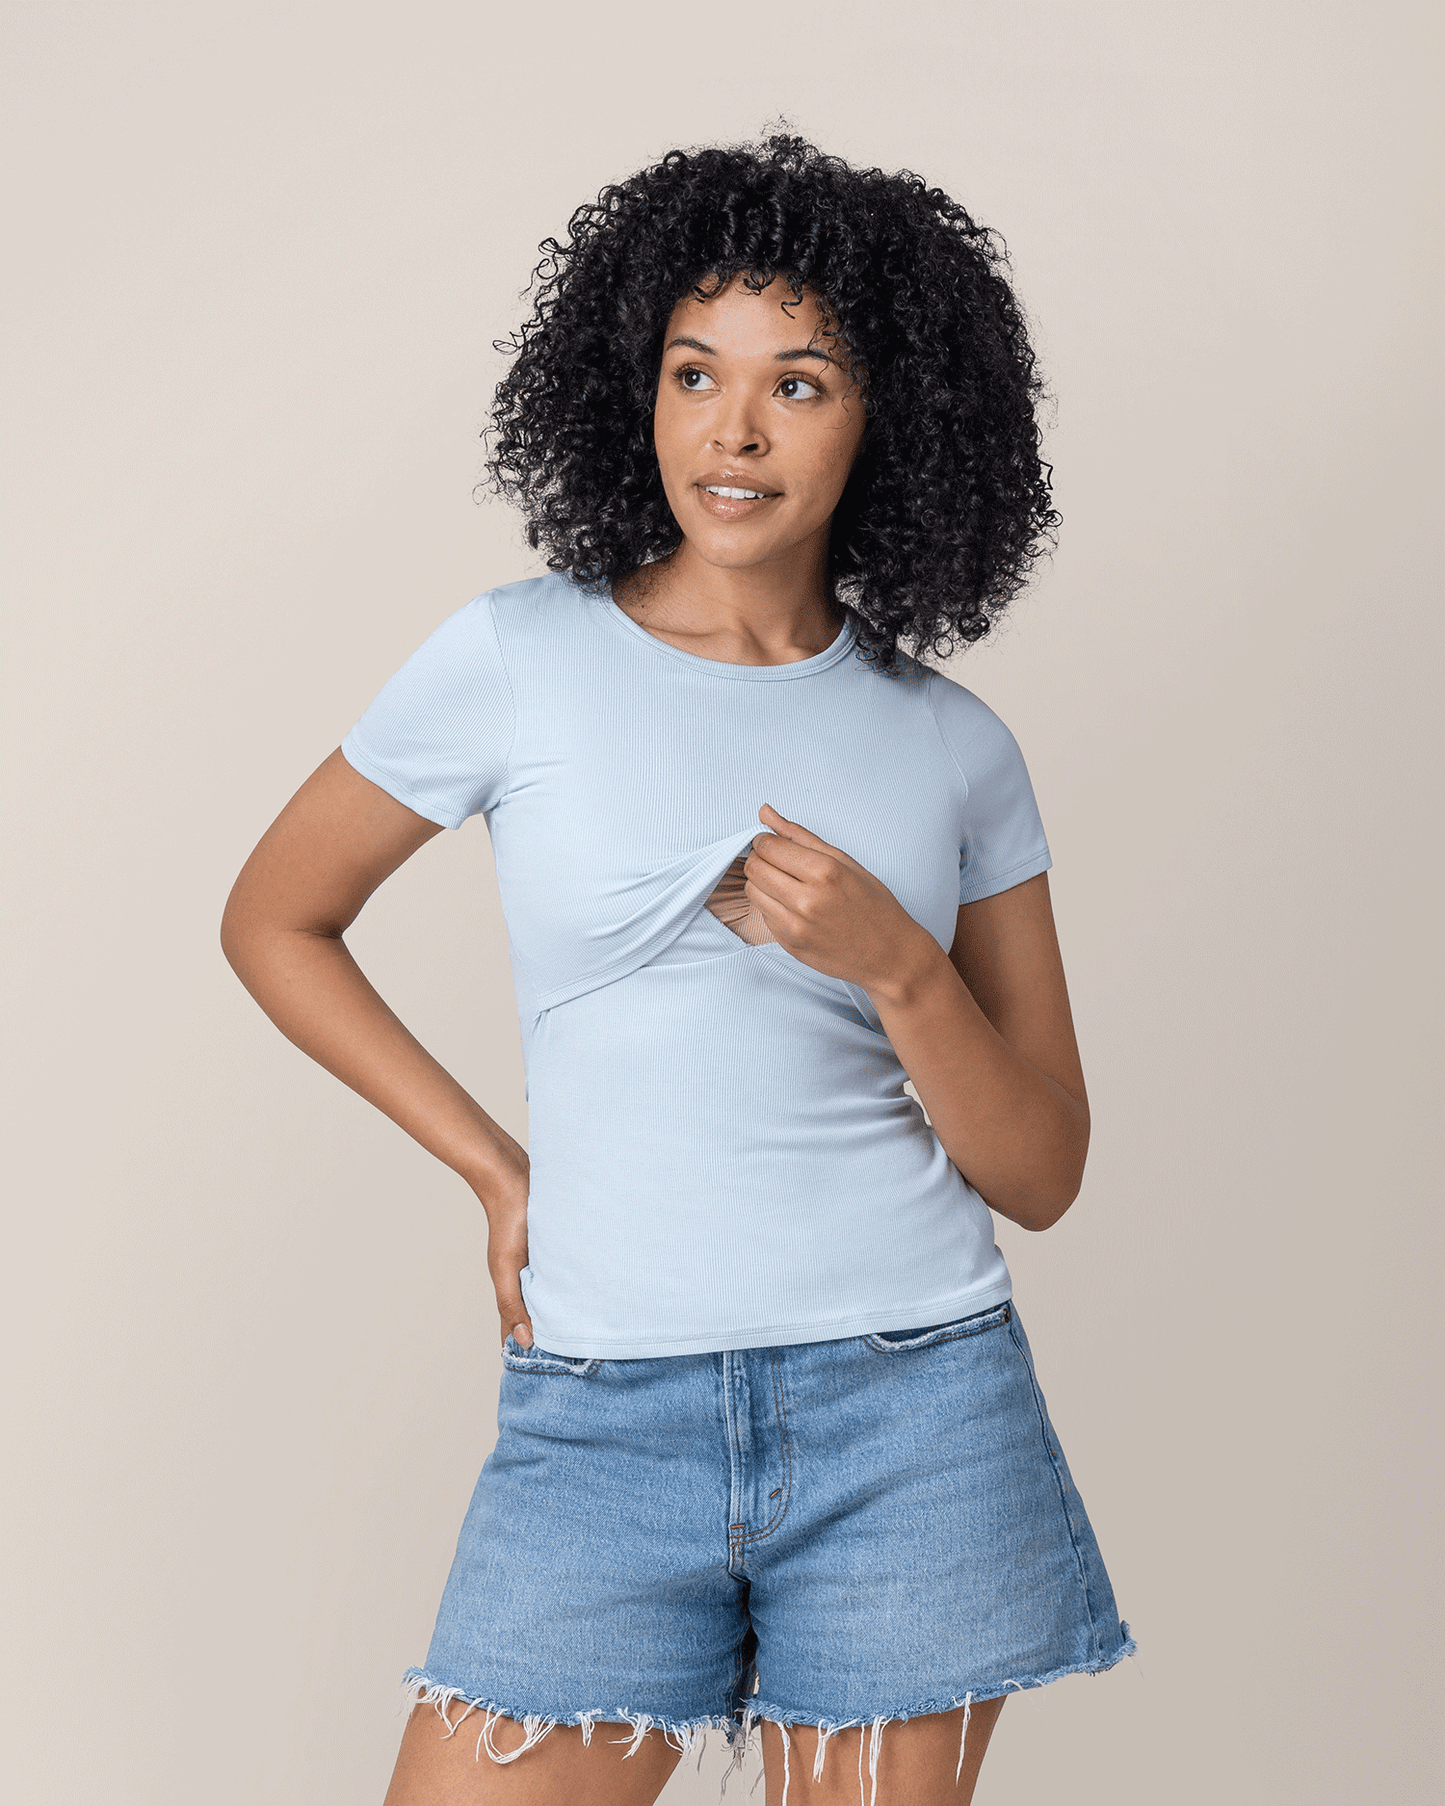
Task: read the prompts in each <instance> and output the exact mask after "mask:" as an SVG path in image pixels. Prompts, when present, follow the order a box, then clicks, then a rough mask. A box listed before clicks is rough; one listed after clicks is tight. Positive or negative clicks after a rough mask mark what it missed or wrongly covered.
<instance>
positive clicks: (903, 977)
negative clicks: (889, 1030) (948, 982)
mask: <svg viewBox="0 0 1445 1806" xmlns="http://www.w3.org/2000/svg"><path fill="white" fill-rule="evenodd" d="M915 927H916V932H915V933H913V934H910V935H909V936H908V937H907V938H906V939H905V940H904V941H902V942H901V943H900V945H899V947H898V949H897V952H896V954H895V957H894V958H893V959H892V960H891V961H890V962H889V966H888V970H887V971H886V972H884V973H881V974H880V975H879V976H878V977H877V978H876V979H874V980H873V981H872V982H871V983H868V984H865V985H864V987H863V989H864V990H865V991H867V993H868V995H869V997H870V998H871V999H872V1001H873V1003H874V1005H875V1007H886V1008H889V1009H895V1010H898V1009H908V1008H909V1007H910V1006H911V1005H913V1004H916V1003H917V1002H918V1001H919V1000H920V999H921V998H922V997H924V996H926V995H927V994H928V992H929V991H931V990H932V989H933V988H934V986H936V985H937V984H938V983H940V981H942V980H943V979H945V978H946V977H948V976H949V975H950V974H951V975H952V976H954V977H957V974H956V973H954V970H953V967H952V965H951V964H950V963H949V958H948V955H947V954H946V953H945V952H944V951H943V949H942V947H940V946H939V944H938V942H937V941H936V940H934V938H933V936H932V935H931V934H930V933H929V932H928V930H927V929H926V928H924V927H922V926H918V925H915Z"/></svg>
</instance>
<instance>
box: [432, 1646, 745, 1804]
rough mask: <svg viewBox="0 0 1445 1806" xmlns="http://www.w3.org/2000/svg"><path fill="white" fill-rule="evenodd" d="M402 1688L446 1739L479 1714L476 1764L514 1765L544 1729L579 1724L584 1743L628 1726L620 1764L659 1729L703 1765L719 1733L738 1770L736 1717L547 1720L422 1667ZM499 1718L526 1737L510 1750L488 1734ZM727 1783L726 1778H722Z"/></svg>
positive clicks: (635, 1715) (620, 1715)
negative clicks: (711, 1738)
mask: <svg viewBox="0 0 1445 1806" xmlns="http://www.w3.org/2000/svg"><path fill="white" fill-rule="evenodd" d="M402 1688H403V1691H404V1693H405V1695H406V1698H405V1701H404V1705H405V1708H406V1709H407V1710H411V1709H412V1708H414V1707H416V1706H434V1707H435V1708H436V1711H437V1714H438V1716H439V1717H440V1718H441V1721H442V1723H443V1724H444V1725H446V1727H447V1733H446V1734H447V1736H448V1737H452V1736H455V1735H456V1733H457V1732H458V1731H459V1730H460V1729H461V1727H462V1723H463V1721H464V1720H465V1719H466V1717H467V1716H468V1714H469V1713H472V1712H480V1713H481V1714H482V1728H481V1733H480V1735H479V1736H478V1738H477V1760H478V1761H479V1762H480V1761H481V1758H482V1751H483V1750H484V1749H485V1750H486V1752H487V1754H488V1755H489V1756H490V1757H491V1759H492V1761H493V1762H515V1761H516V1760H517V1758H518V1756H520V1755H523V1754H524V1753H525V1752H526V1751H527V1750H529V1749H532V1748H533V1747H534V1746H535V1745H537V1744H539V1743H540V1742H541V1741H542V1739H543V1738H544V1737H545V1736H546V1735H547V1733H548V1731H550V1730H552V1729H553V1727H554V1726H556V1725H559V1724H565V1725H573V1724H575V1725H580V1726H581V1727H582V1742H583V1744H584V1745H587V1744H590V1743H591V1742H592V1732H593V1729H594V1727H595V1726H596V1725H599V1724H628V1725H631V1726H632V1735H631V1736H630V1737H617V1738H613V1739H612V1741H613V1742H615V1743H626V1744H628V1745H630V1747H629V1748H628V1749H627V1751H626V1752H625V1753H624V1756H623V1760H624V1761H626V1759H627V1757H628V1756H632V1755H635V1754H636V1753H637V1749H638V1746H639V1745H640V1744H641V1742H642V1739H643V1738H644V1737H645V1736H646V1735H647V1733H648V1732H649V1731H654V1730H655V1731H661V1733H662V1735H663V1738H664V1739H665V1741H666V1742H668V1743H670V1744H671V1745H672V1746H673V1748H674V1749H675V1750H677V1751H678V1753H679V1754H680V1755H683V1756H687V1755H690V1754H691V1753H692V1751H693V1750H694V1749H696V1750H697V1752H698V1765H699V1767H701V1765H702V1753H703V1749H704V1747H705V1746H704V1744H703V1739H704V1737H705V1736H706V1734H707V1732H708V1731H710V1730H717V1731H723V1732H725V1733H726V1735H727V1741H728V1743H729V1744H730V1745H732V1744H737V1746H738V1747H737V1748H736V1749H735V1751H734V1759H733V1764H732V1766H733V1767H734V1768H736V1767H737V1766H738V1763H739V1762H740V1760H741V1757H742V1753H743V1751H742V1746H741V1743H740V1742H739V1739H740V1738H741V1737H742V1735H743V1732H742V1726H741V1724H740V1721H739V1720H738V1719H736V1718H729V1717H724V1716H721V1715H718V1714H713V1715H710V1716H708V1717H704V1718H692V1719H669V1718H657V1717H654V1715H653V1714H652V1713H650V1712H629V1711H628V1709H627V1708H626V1706H591V1707H588V1708H587V1709H586V1710H584V1711H581V1712H569V1713H567V1714H566V1715H565V1716H563V1715H558V1716H550V1715H548V1714H545V1713H541V1712H523V1711H518V1710H517V1708H516V1707H515V1706H508V1705H503V1704H501V1703H500V1702H498V1701H497V1700H492V1699H474V1698H472V1697H471V1696H470V1695H469V1694H468V1693H467V1692H466V1690H465V1689H464V1688H462V1687H448V1686H446V1685H445V1684H443V1683H442V1682H440V1681H434V1680H432V1678H431V1677H430V1676H429V1675H428V1674H427V1673H426V1672H425V1671H424V1670H423V1669H420V1668H409V1669H408V1670H407V1671H406V1674H405V1675H404V1676H403V1677H402ZM453 1704H460V1706H461V1707H462V1710H461V1711H460V1712H459V1713H458V1714H457V1716H456V1718H455V1720H453V1718H452V1717H451V1715H450V1712H449V1708H450V1707H451V1706H452V1705H453ZM499 1718H510V1719H512V1720H513V1721H514V1722H515V1723H517V1724H519V1725H521V1727H522V1730H523V1732H524V1733H525V1734H524V1736H523V1738H522V1741H521V1742H520V1743H519V1744H518V1745H517V1747H516V1749H514V1750H500V1749H498V1748H497V1745H496V1742H495V1741H494V1739H493V1736H492V1731H493V1727H494V1726H495V1724H496V1722H497V1720H498V1719H499ZM724 1785H726V1780H724Z"/></svg>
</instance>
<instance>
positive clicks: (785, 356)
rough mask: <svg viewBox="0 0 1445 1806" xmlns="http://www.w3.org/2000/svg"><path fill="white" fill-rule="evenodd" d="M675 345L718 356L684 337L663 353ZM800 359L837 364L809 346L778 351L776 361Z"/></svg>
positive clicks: (667, 346) (667, 347)
mask: <svg viewBox="0 0 1445 1806" xmlns="http://www.w3.org/2000/svg"><path fill="white" fill-rule="evenodd" d="M677 345H686V346H687V348H688V349H689V350H690V351H700V352H702V354H703V356H704V357H716V356H717V355H718V354H717V349H716V347H715V346H712V345H705V344H704V343H703V341H702V340H701V339H690V338H686V337H681V338H676V339H669V340H668V342H667V344H666V345H665V346H664V347H663V349H664V350H665V351H671V350H672V349H673V348H674V347H675V346H677ZM800 357H815V358H817V360H818V362H819V363H820V364H833V365H835V366H837V364H838V360H837V359H836V358H832V357H829V356H828V354H827V352H826V351H816V350H814V348H813V347H812V346H811V345H798V346H795V347H794V348H793V349H792V350H791V351H780V352H779V353H778V354H777V360H776V361H777V362H778V363H780V364H791V363H794V362H795V361H796V360H797V359H798V358H800Z"/></svg>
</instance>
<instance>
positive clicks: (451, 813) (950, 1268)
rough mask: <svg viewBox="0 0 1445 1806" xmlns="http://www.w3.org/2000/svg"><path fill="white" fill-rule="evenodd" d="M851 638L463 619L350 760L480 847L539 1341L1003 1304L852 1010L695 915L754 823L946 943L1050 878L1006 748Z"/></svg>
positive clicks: (900, 1321) (404, 673) (595, 1352)
mask: <svg viewBox="0 0 1445 1806" xmlns="http://www.w3.org/2000/svg"><path fill="white" fill-rule="evenodd" d="M855 629H856V621H855V618H854V617H853V616H852V615H849V617H848V619H847V621H846V623H845V625H844V627H843V629H842V631H841V632H840V633H839V635H838V638H837V639H836V640H835V641H834V642H833V644H832V645H831V646H829V647H828V648H827V650H826V651H824V652H820V653H817V654H816V655H814V656H813V657H811V658H805V659H801V660H799V661H797V662H796V663H793V664H784V665H735V664H728V663H723V662H721V661H719V660H714V659H707V658H702V657H699V656H698V655H697V654H695V653H690V652H684V651H682V650H681V649H679V648H677V647H674V646H670V645H668V644H667V642H666V641H664V640H660V639H658V638H657V637H656V636H655V635H654V634H650V633H648V632H647V631H646V630H645V629H644V628H642V627H639V626H638V625H637V623H636V622H635V621H633V620H632V618H631V617H630V616H629V615H627V614H626V613H624V612H623V610H622V609H620V608H619V607H618V606H617V605H616V604H615V603H614V602H613V601H612V600H611V599H610V597H605V596H602V597H599V596H593V595H588V594H587V593H585V592H584V591H583V590H581V589H580V588H579V587H578V586H577V585H576V584H575V583H574V582H573V581H572V580H571V579H570V577H568V576H565V575H560V576H549V577H543V578H538V579H531V580H528V581H525V582H520V583H509V584H505V585H503V586H502V587H501V588H499V589H494V590H489V591H487V592H486V593H485V594H483V595H480V596H477V597H475V598H474V599H473V600H472V601H470V602H468V603H467V604H466V605H465V606H464V607H462V608H459V609H458V610H457V611H456V612H455V613H454V614H452V615H449V616H448V617H447V619H446V620H444V621H443V622H442V623H441V625H440V626H439V627H438V628H437V629H436V631H435V632H434V633H433V634H432V635H431V637H430V638H429V639H428V640H427V641H426V642H425V643H424V644H423V645H422V646H421V647H420V648H418V650H417V651H416V652H415V653H413V655H412V656H411V658H409V659H408V660H407V662H406V663H405V664H404V665H403V666H402V668H401V669H400V670H399V671H398V672H397V673H396V675H395V676H394V677H392V678H391V679H390V681H389V682H388V683H387V684H386V685H385V687H384V688H383V689H382V690H381V692H380V694H379V695H378V696H377V697H376V699H375V701H374V702H373V703H372V704H371V706H370V707H369V708H368V709H367V710H366V712H365V714H364V715H363V716H362V717H361V719H360V720H359V721H358V722H357V723H356V725H355V726H354V727H353V728H352V729H351V731H350V733H348V734H347V735H346V738H345V739H344V740H343V741H342V752H343V753H344V755H345V757H346V758H347V760H348V761H349V762H350V763H351V764H352V765H353V766H354V767H355V769H356V770H357V771H359V772H360V773H361V774H362V775H363V776H364V777H367V778H369V779H371V780H372V782H373V783H376V784H379V785H380V786H381V787H382V789H383V790H386V791H388V792H389V793H390V794H391V795H392V796H394V797H396V798H397V800H398V801H400V802H402V803H405V804H406V805H407V807H408V808H410V809H413V810H415V811H416V812H417V813H418V814H419V815H422V816H425V817H426V819H427V820H428V821H434V822H439V823H440V824H441V825H442V826H443V827H448V828H459V827H460V826H461V825H462V823H463V822H464V821H466V820H467V818H468V817H469V816H472V815H476V814H481V815H482V816H484V817H485V819H486V823H487V827H488V829H489V831H490V833H491V838H492V848H493V853H494V856H495V862H496V870H497V879H498V883H499V886H500V890H501V900H502V906H503V909H504V911H505V914H506V921H507V930H508V944H509V949H510V955H511V964H512V975H513V981H514V985H515V990H516V998H517V1011H518V1018H519V1021H520V1026H521V1034H522V1052H523V1058H524V1062H525V1068H526V1075H527V1097H528V1118H529V1127H528V1144H529V1155H530V1160H531V1175H530V1193H529V1198H528V1205H527V1235H528V1265H527V1266H526V1267H525V1268H524V1270H523V1272H522V1295H523V1297H524V1299H525V1300H526V1304H527V1309H528V1311H529V1313H530V1315H531V1320H532V1327H533V1333H534V1336H535V1339H536V1342H537V1344H538V1345H539V1346H540V1347H543V1348H547V1349H550V1350H552V1351H554V1352H556V1353H561V1354H569V1355H581V1356H588V1357H594V1356H596V1357H601V1358H603V1359H627V1358H633V1357H639V1356H653V1355H669V1354H691V1353H698V1352H703V1351H707V1350H716V1349H728V1348H754V1347H768V1346H776V1345H779V1344H783V1343H793V1342H811V1341H824V1340H828V1339H830V1338H834V1337H841V1336H855V1335H861V1334H863V1333H864V1332H865V1331H868V1330H892V1329H908V1328H913V1327H915V1326H917V1325H920V1324H931V1323H941V1322H944V1321H947V1320H948V1319H950V1318H953V1317H958V1316H963V1315H965V1314H967V1313H968V1312H970V1311H974V1310H984V1309H986V1308H987V1307H989V1306H991V1305H993V1304H998V1303H1001V1302H1002V1301H1003V1300H1004V1299H1006V1298H1007V1297H1009V1296H1010V1292H1011V1287H1010V1281H1009V1274H1008V1269H1007V1267H1006V1266H1005V1264H1004V1260H1003V1256H1002V1254H1001V1253H1000V1252H999V1250H998V1248H997V1246H996V1245H995V1243H994V1233H993V1232H994V1224H993V1218H992V1216H991V1215H990V1213H989V1210H988V1207H987V1206H986V1205H985V1203H984V1202H983V1200H982V1198H980V1197H979V1195H978V1193H977V1192H976V1191H974V1189H973V1188H972V1186H970V1185H969V1183H968V1181H967V1179H966V1178H965V1177H964V1176H963V1175H962V1174H961V1173H960V1172H959V1170H958V1168H957V1167H955V1166H954V1164H953V1163H952V1161H951V1160H950V1159H949V1157H948V1155H947V1154H946V1153H945V1152H944V1150H943V1147H942V1144H941V1143H940V1142H939V1140H938V1138H937V1136H936V1135H935V1134H934V1132H933V1130H932V1128H931V1127H930V1126H929V1123H928V1120H927V1118H926V1117H925V1115H924V1113H923V1111H922V1109H921V1108H920V1106H919V1104H918V1103H917V1101H916V1100H915V1099H914V1098H913V1097H912V1096H910V1095H909V1093H907V1092H906V1091H905V1090H904V1088H903V1087H904V1082H905V1079H906V1077H907V1075H906V1073H905V1072H904V1069H903V1067H902V1066H901V1065H900V1064H899V1061H898V1058H897V1056H896V1055H895V1053H894V1051H893V1047H892V1044H891V1042H890V1041H889V1040H888V1038H887V1036H886V1035H885V1034H884V1033H883V1032H882V1028H881V1026H880V1023H879V1018H878V1015H877V1013H876V1012H875V1010H874V1009H873V1006H872V1004H871V1002H870V1001H869V998H868V995H867V993H866V992H865V991H863V990H862V989H860V988H859V987H857V986H855V985H851V984H847V983H845V982H843V981H842V980H840V979H836V978H832V977H829V976H827V975H826V974H824V973H821V972H818V971H815V970H814V969H813V968H812V967H811V966H808V965H806V964H804V963H803V962H802V961H801V960H799V959H797V958H795V957H794V956H793V955H792V954H790V953H788V952H787V951H786V950H785V949H784V948H783V947H782V946H781V945H780V944H779V943H777V942H776V941H765V942H763V943H762V944H760V945H751V944H749V943H748V942H746V941H744V940H742V939H741V938H740V937H739V936H738V935H737V934H736V933H734V931H733V930H732V929H731V928H729V927H728V926H727V925H726V924H725V923H724V922H723V921H721V920H719V919H718V917H717V916H715V915H714V914H712V913H711V911H709V910H708V909H707V907H706V906H705V905H706V899H707V897H708V896H709V894H710V893H711V891H712V889H713V887H714V885H715V884H716V883H717V881H718V879H719V878H720V877H721V876H722V874H723V873H724V872H725V871H726V870H727V868H728V866H729V865H730V864H731V863H732V861H733V859H734V858H735V857H736V855H737V854H738V853H740V852H742V851H744V850H745V849H746V848H747V847H748V845H749V843H750V842H751V840H752V839H753V837H754V836H755V835H758V834H761V833H764V832H766V829H765V828H764V825H763V823H762V822H761V821H760V819H759V817H758V808H759V805H760V804H762V803H764V802H767V803H771V804H772V805H773V806H774V808H776V809H778V810H779V811H780V812H781V813H782V814H783V815H785V816H787V817H788V818H789V819H790V820H793V821H796V822H800V823H801V824H802V825H803V826H805V827H807V828H809V829H811V830H812V832H813V833H815V834H818V835H820V836H821V837H822V838H823V839H824V840H826V841H828V842H829V843H830V844H831V845H833V846H836V847H839V848H841V849H842V850H843V851H844V852H846V853H848V854H850V855H851V856H852V858H854V859H856V860H857V861H858V862H859V863H860V864H861V865H863V866H865V867H867V869H868V870H869V871H871V872H873V873H874V874H875V875H876V876H877V877H878V878H880V879H881V880H882V881H883V883H884V884H886V885H887V886H888V888H889V889H890V890H891V891H892V892H893V895H894V896H895V897H897V899H898V901H899V902H900V903H901V904H902V905H903V907H904V908H905V909H906V910H907V911H908V913H909V914H910V915H911V916H913V918H914V919H915V920H916V921H918V922H920V923H922V924H923V925H924V926H925V927H926V928H927V929H928V930H929V932H930V933H931V934H932V935H933V936H934V938H935V939H936V940H937V941H938V943H939V945H940V946H941V947H942V948H944V949H945V950H947V949H948V948H949V947H951V946H952V944H953V937H954V931H955V927H956V921H957V912H958V908H959V905H960V903H970V902H974V901H976V900H977V899H978V898H980V897H988V896H992V895H993V894H994V893H995V892H997V891H1002V890H1007V889H1009V888H1010V887H1011V886H1012V885H1015V884H1020V883H1022V882H1023V880H1024V879H1026V878H1031V877H1033V876H1034V874H1035V873H1038V872H1042V871H1045V870H1047V869H1048V867H1049V865H1050V863H1051V861H1050V858H1049V849H1048V844H1047V842H1046V841H1045V839H1044V831H1043V826H1042V824H1041V822H1040V820H1039V814H1038V810H1037V807H1036V806H1035V802H1034V795H1033V789H1032V786H1031V784H1030V782H1029V776H1028V772H1027V770H1026V768H1025V765H1024V761H1023V758H1022V755H1021V754H1020V752H1019V749H1018V745H1017V743H1016V742H1015V740H1014V738H1013V736H1012V734H1011V733H1010V732H1009V730H1008V728H1007V727H1005V726H1004V724H1003V722H1002V721H1000V720H999V718H998V716H997V715H995V714H994V713H993V711H992V710H991V709H990V708H988V706H987V705H986V704H985V703H983V702H981V701H980V700H979V699H978V697H976V696H975V695H973V693H972V692H971V691H969V690H966V689H964V688H963V687H962V685H960V684H957V683H955V682H953V681H952V680H951V679H950V678H948V677H946V676H944V675H942V674H941V673H939V672H936V671H932V670H930V669H929V668H928V667H927V666H925V665H923V664H921V663H919V662H918V661H916V660H914V659H911V658H908V657H907V656H906V655H904V654H901V653H900V659H901V664H902V668H901V670H900V672H899V673H898V674H897V675H894V676H886V675H884V674H883V673H881V672H878V671H876V670H874V669H873V668H871V667H869V666H867V665H865V664H864V663H863V662H862V661H861V660H860V659H859V658H858V656H857V654H856V651H855Z"/></svg>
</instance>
